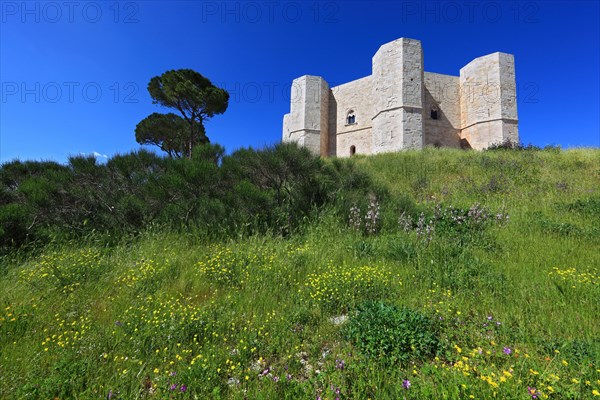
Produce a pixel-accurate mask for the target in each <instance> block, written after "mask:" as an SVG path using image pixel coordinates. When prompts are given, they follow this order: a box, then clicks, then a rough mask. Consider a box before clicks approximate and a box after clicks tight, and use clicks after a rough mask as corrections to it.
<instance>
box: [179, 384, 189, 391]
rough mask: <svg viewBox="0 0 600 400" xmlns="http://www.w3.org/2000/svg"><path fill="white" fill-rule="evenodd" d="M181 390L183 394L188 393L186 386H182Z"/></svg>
mask: <svg viewBox="0 0 600 400" xmlns="http://www.w3.org/2000/svg"><path fill="white" fill-rule="evenodd" d="M179 390H180V391H181V392H187V386H186V385H181V387H180V388H179Z"/></svg>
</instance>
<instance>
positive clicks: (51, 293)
mask: <svg viewBox="0 0 600 400" xmlns="http://www.w3.org/2000/svg"><path fill="white" fill-rule="evenodd" d="M356 162H357V163H358V164H359V165H360V166H361V167H363V168H365V169H366V170H367V171H369V173H370V174H371V175H372V176H373V177H374V178H375V179H376V181H377V183H378V184H379V185H381V186H383V187H386V188H387V190H388V191H389V193H390V196H389V199H384V200H383V201H382V208H381V213H382V215H383V227H382V230H381V232H380V233H379V234H378V235H362V234H359V233H357V232H354V231H352V230H350V229H349V228H348V227H347V226H346V224H345V223H343V222H342V221H340V217H338V216H336V214H335V213H334V212H333V211H331V212H324V213H323V214H322V217H321V218H320V220H319V222H318V223H314V224H312V225H310V226H308V227H306V229H305V232H304V233H302V234H297V235H294V236H292V237H290V238H286V239H283V238H278V237H271V236H268V235H267V236H255V237H250V238H239V239H236V240H230V241H228V242H220V243H208V242H207V241H206V240H205V239H203V238H199V237H195V236H194V235H193V234H188V235H182V234H170V233H160V232H158V233H152V232H149V233H147V234H145V235H143V236H142V237H141V238H139V239H136V240H132V241H130V242H128V243H124V244H123V245H121V246H118V247H116V248H102V247H101V246H94V244H93V240H91V244H80V243H70V244H58V245H56V248H55V249H54V250H52V249H48V250H46V251H45V252H44V254H43V255H40V256H38V257H35V258H31V259H27V260H21V261H19V262H12V263H11V264H10V265H9V266H8V267H7V268H4V269H2V270H5V271H7V272H6V273H5V274H4V275H3V276H1V277H0V398H21V397H26V396H27V395H29V396H30V397H34V398H51V397H53V396H57V397H59V398H73V397H78V398H105V397H106V396H107V395H108V394H109V393H112V395H113V398H124V399H129V398H136V397H145V396H148V397H153V398H170V397H182V398H193V396H195V395H197V396H198V398H244V397H245V396H246V397H247V398H252V399H254V398H264V399H269V398H293V399H296V398H307V399H314V398H317V397H318V396H321V397H322V398H323V399H325V398H329V399H334V398H335V397H336V396H338V395H337V394H336V392H335V389H336V388H339V391H340V394H339V396H340V398H354V399H363V398H368V397H371V398H377V399H379V398H401V397H403V396H406V398H469V396H473V397H474V398H490V397H492V396H494V395H496V396H499V397H500V398H515V399H527V398H531V395H530V394H528V387H529V388H535V391H537V392H538V394H539V396H540V397H543V398H545V397H549V398H592V397H594V394H595V392H594V390H600V373H599V372H598V371H599V370H600V363H598V357H599V355H600V348H599V347H600V344H599V343H600V323H599V322H598V316H599V315H600V278H599V275H600V271H599V268H598V266H599V263H600V262H599V258H600V257H599V249H600V239H599V237H600V223H599V221H600V191H599V187H600V152H599V151H598V150H570V151H563V152H533V151H527V152H488V153H477V152H460V151H454V150H427V151H423V152H409V153H403V154H390V155H381V156H375V157H366V158H357V159H356ZM578 201H579V203H578ZM436 203H441V204H442V205H444V206H448V205H454V206H456V207H462V208H467V209H468V208H469V207H470V206H472V205H473V204H475V203H480V204H482V205H484V206H485V207H486V208H487V209H489V210H491V211H500V210H504V211H506V212H507V213H508V214H509V216H510V222H509V223H508V224H505V225H504V226H501V225H499V224H491V225H490V226H488V227H487V228H486V229H485V230H484V231H483V232H482V233H478V234H474V235H470V234H461V235H458V234H455V233H454V234H453V233H452V232H449V231H444V230H443V229H437V228H436V229H437V230H436V233H435V235H434V238H433V240H432V241H431V242H430V243H428V244H427V243H425V242H424V241H423V240H422V239H419V238H417V236H416V234H415V232H414V231H411V232H408V233H407V232H403V231H401V230H400V229H398V227H397V222H396V221H397V219H398V216H399V215H400V212H401V210H402V209H406V208H409V209H412V210H413V211H414V212H415V213H417V215H418V213H419V212H420V211H424V212H425V213H426V214H428V215H429V214H431V213H432V212H433V208H434V206H435V204H436ZM573 204H577V206H575V207H572V206H571V207H570V206H569V205H573ZM363 211H364V210H363ZM3 262H7V261H6V260H5V261H3ZM554 268H558V269H559V271H558V272H556V270H553V269H554ZM570 268H574V269H575V270H569V269H570ZM553 271H554V272H553ZM551 272H553V274H551ZM365 299H377V300H383V301H385V302H387V303H389V304H395V305H398V306H407V307H410V308H411V309H412V310H416V311H420V312H423V313H425V314H426V315H429V316H431V318H434V319H435V320H436V321H439V323H438V324H439V329H440V330H441V342H442V345H443V348H442V350H441V351H440V353H439V357H438V358H436V359H420V360H415V361H414V362H408V363H401V364H399V365H394V366H389V365H387V364H385V362H380V361H376V360H373V359H367V358H365V357H364V356H363V355H362V354H361V353H360V351H358V350H357V348H355V347H353V346H352V345H351V344H350V343H349V342H348V341H347V340H346V338H345V337H344V335H343V329H344V328H343V327H340V326H336V325H335V324H333V323H332V322H331V321H330V317H332V316H339V315H345V314H347V313H348V312H349V311H351V310H352V309H353V308H354V306H355V305H357V304H359V303H361V301H362V300H365ZM488 316H490V317H492V319H491V321H490V320H488ZM497 322H500V324H499V325H498V324H496V323H497ZM377 334H380V333H374V335H377ZM505 348H506V349H510V351H507V352H510V354H506V353H505V351H504V350H505ZM342 360H343V363H344V365H343V368H341V365H340V363H341V361H342ZM316 370H319V373H318V374H317V373H316ZM263 372H264V376H262V375H263ZM288 374H289V375H290V376H289V377H288V376H287V375H288ZM403 380H410V382H411V387H410V388H409V389H406V388H403V387H402V382H403ZM182 385H185V388H184V389H185V390H182ZM171 389H173V390H171ZM532 390H533V389H532ZM598 395H600V393H598Z"/></svg>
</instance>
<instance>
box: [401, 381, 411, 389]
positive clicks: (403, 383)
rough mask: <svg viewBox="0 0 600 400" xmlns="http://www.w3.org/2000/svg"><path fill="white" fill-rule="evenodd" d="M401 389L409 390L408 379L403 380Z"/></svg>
mask: <svg viewBox="0 0 600 400" xmlns="http://www.w3.org/2000/svg"><path fill="white" fill-rule="evenodd" d="M402 387H403V388H404V389H407V390H408V389H409V388H410V381H409V380H408V379H405V380H403V381H402Z"/></svg>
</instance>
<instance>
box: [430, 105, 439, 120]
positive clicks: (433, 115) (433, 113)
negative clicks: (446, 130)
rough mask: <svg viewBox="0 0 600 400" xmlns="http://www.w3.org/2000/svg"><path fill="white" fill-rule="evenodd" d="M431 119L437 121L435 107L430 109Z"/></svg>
mask: <svg viewBox="0 0 600 400" xmlns="http://www.w3.org/2000/svg"><path fill="white" fill-rule="evenodd" d="M431 119H438V110H437V108H435V107H434V108H432V109H431Z"/></svg>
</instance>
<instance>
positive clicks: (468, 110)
mask: <svg viewBox="0 0 600 400" xmlns="http://www.w3.org/2000/svg"><path fill="white" fill-rule="evenodd" d="M460 88H461V99H460V108H461V125H462V127H461V128H462V130H461V138H462V139H463V142H467V143H468V145H469V146H470V147H472V148H474V149H477V150H481V149H484V148H486V147H488V146H490V145H492V144H500V143H502V142H504V141H506V140H510V141H512V142H514V143H516V142H518V141H519V131H518V119H517V101H516V81H515V62H514V57H513V56H512V55H511V54H506V53H493V54H489V55H487V56H483V57H479V58H476V59H474V60H473V61H471V62H470V63H469V64H467V65H465V66H464V67H463V68H461V70H460Z"/></svg>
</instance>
